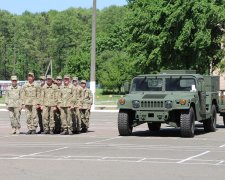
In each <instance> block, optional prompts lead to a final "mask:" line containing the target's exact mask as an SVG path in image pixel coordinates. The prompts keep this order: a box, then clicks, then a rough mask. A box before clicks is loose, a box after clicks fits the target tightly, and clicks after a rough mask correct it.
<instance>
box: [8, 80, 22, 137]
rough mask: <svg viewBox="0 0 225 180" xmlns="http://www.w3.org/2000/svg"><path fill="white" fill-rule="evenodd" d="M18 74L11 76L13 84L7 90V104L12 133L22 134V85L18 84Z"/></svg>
mask: <svg viewBox="0 0 225 180" xmlns="http://www.w3.org/2000/svg"><path fill="white" fill-rule="evenodd" d="M17 80H18V79H17V76H11V86H9V87H8V88H7V90H6V94H5V104H6V106H7V109H8V110H9V117H10V121H11V127H12V134H16V133H17V134H20V128H21V125H20V115H21V109H22V104H21V87H20V86H18V84H17Z"/></svg>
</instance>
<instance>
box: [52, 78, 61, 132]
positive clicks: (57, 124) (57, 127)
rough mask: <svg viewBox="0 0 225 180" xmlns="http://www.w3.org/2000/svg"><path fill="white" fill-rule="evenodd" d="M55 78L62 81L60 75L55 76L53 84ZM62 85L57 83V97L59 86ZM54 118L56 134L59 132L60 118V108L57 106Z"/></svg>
mask: <svg viewBox="0 0 225 180" xmlns="http://www.w3.org/2000/svg"><path fill="white" fill-rule="evenodd" d="M57 80H60V81H62V76H57V77H56V82H55V84H57ZM61 87H62V85H58V84H57V89H58V90H57V93H58V95H57V96H58V97H59V93H60V88H61ZM54 120H55V132H54V133H56V134H58V133H60V132H61V118H60V109H59V108H58V107H57V109H56V111H55V114H54Z"/></svg>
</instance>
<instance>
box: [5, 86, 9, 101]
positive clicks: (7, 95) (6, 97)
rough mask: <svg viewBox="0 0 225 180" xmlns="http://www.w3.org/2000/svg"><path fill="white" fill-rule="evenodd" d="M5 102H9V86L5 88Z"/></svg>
mask: <svg viewBox="0 0 225 180" xmlns="http://www.w3.org/2000/svg"><path fill="white" fill-rule="evenodd" d="M5 104H6V105H7V104H9V88H7V89H6V92H5Z"/></svg>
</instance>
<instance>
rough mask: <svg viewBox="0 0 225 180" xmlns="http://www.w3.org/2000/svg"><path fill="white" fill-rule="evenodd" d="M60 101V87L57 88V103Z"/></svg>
mask: <svg viewBox="0 0 225 180" xmlns="http://www.w3.org/2000/svg"><path fill="white" fill-rule="evenodd" d="M61 102H62V96H61V88H59V89H57V105H60V103H61Z"/></svg>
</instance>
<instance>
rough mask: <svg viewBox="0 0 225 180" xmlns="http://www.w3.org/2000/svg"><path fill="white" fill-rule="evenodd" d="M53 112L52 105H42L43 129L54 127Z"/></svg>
mask: <svg viewBox="0 0 225 180" xmlns="http://www.w3.org/2000/svg"><path fill="white" fill-rule="evenodd" d="M54 114H55V111H54V107H50V106H44V107H43V120H44V121H43V126H44V130H45V131H49V130H53V129H54V128H55V120H54Z"/></svg>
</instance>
